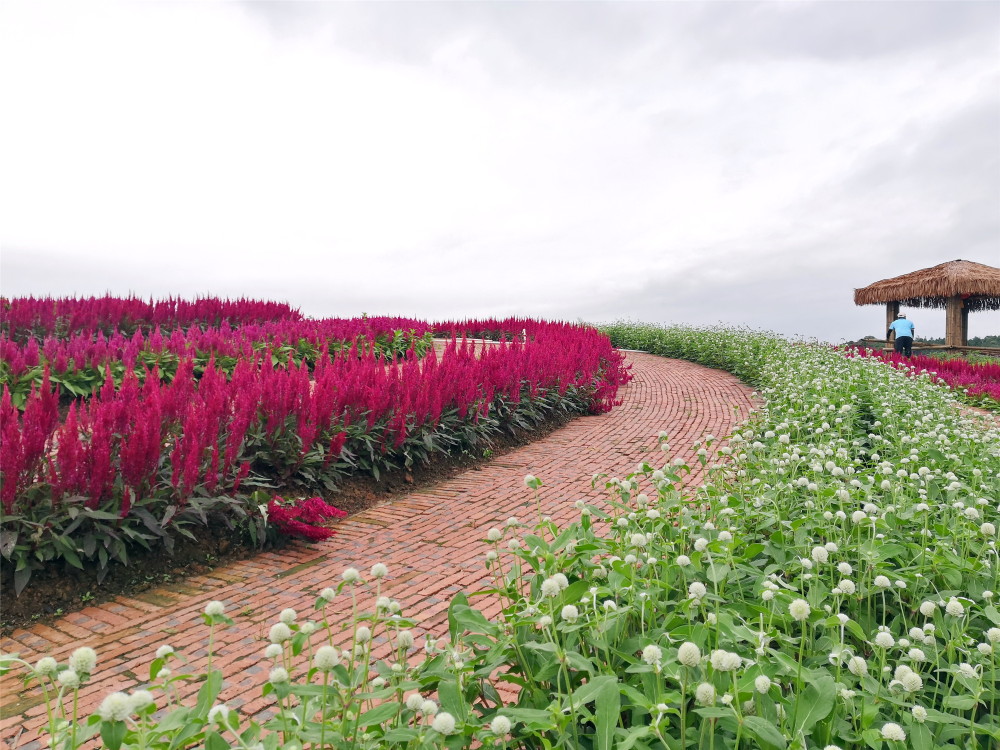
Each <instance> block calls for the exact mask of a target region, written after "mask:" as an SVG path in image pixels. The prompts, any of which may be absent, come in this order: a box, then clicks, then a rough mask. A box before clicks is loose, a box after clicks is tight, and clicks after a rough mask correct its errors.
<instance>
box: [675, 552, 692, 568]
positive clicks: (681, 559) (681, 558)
mask: <svg viewBox="0 0 1000 750" xmlns="http://www.w3.org/2000/svg"><path fill="white" fill-rule="evenodd" d="M677 564H678V565H680V566H681V567H682V568H686V567H687V566H688V565H690V564H691V558H690V557H688V556H687V555H678V556H677Z"/></svg>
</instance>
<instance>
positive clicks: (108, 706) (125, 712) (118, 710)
mask: <svg viewBox="0 0 1000 750" xmlns="http://www.w3.org/2000/svg"><path fill="white" fill-rule="evenodd" d="M97 713H98V714H99V715H100V717H101V718H102V719H103V720H104V721H125V719H127V718H128V717H129V716H131V715H132V701H131V700H130V699H129V697H128V695H126V694H125V693H111V694H110V695H108V696H106V697H105V698H104V700H102V701H101V705H100V706H98V708H97Z"/></svg>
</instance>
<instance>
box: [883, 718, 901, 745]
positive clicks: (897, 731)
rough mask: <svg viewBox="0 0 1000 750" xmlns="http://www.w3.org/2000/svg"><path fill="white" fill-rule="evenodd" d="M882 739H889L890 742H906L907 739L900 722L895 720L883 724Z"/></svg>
mask: <svg viewBox="0 0 1000 750" xmlns="http://www.w3.org/2000/svg"><path fill="white" fill-rule="evenodd" d="M882 739H884V740H889V741H890V742H904V741H905V740H906V732H904V731H903V728H902V727H901V726H899V724H895V723H893V722H891V721H890V722H887V723H885V724H884V725H883V726H882Z"/></svg>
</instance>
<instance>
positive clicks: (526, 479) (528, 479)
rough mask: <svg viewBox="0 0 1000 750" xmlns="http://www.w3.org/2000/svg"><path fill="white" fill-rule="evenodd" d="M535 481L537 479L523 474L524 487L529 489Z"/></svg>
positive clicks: (532, 475) (531, 475)
mask: <svg viewBox="0 0 1000 750" xmlns="http://www.w3.org/2000/svg"><path fill="white" fill-rule="evenodd" d="M537 481H538V477H536V476H535V475H534V474H525V475H524V486H525V487H531V486H532V485H533V484H534V483H535V482H537Z"/></svg>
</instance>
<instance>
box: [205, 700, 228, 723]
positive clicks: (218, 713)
mask: <svg viewBox="0 0 1000 750" xmlns="http://www.w3.org/2000/svg"><path fill="white" fill-rule="evenodd" d="M228 721H229V706H227V705H226V704H225V703H216V704H215V705H214V706H212V707H211V708H210V709H208V723H209V724H214V723H215V722H219V723H220V724H225V723H226V722H228Z"/></svg>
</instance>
